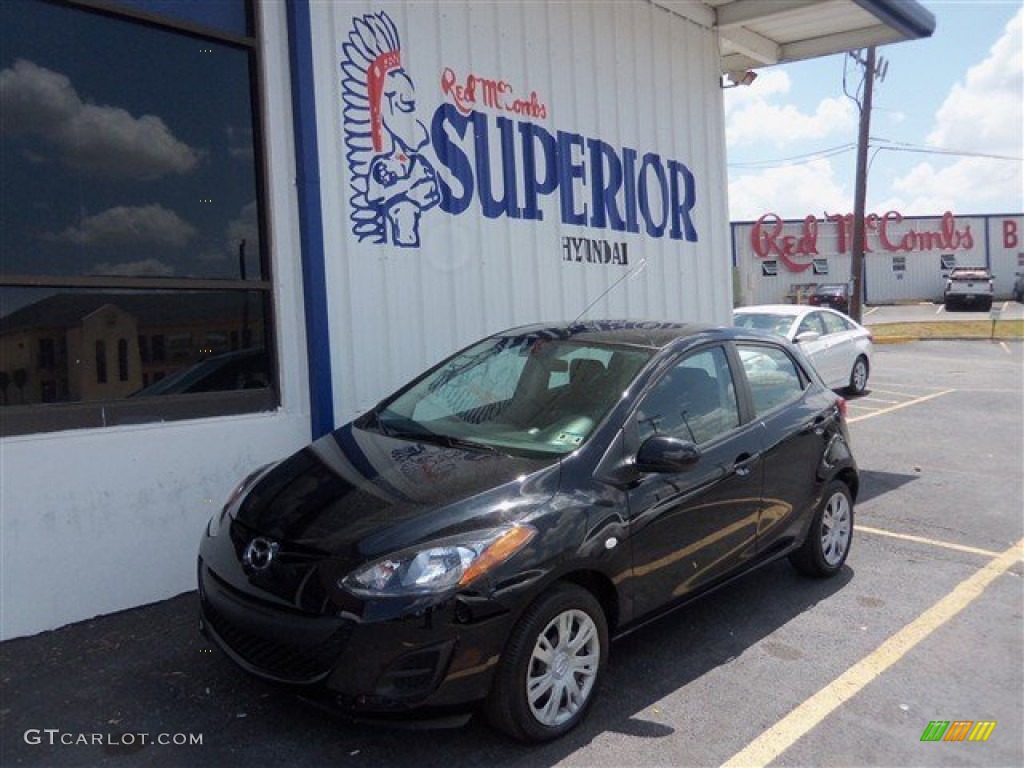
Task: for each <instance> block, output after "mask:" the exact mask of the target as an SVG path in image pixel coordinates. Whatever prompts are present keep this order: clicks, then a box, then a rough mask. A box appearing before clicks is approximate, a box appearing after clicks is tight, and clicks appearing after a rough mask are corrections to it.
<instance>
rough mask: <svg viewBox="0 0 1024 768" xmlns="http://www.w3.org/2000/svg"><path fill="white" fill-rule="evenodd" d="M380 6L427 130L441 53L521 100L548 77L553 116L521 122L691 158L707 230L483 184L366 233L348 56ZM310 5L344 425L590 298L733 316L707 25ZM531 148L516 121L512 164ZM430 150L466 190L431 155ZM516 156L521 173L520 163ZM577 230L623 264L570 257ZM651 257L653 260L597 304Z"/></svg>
mask: <svg viewBox="0 0 1024 768" xmlns="http://www.w3.org/2000/svg"><path fill="white" fill-rule="evenodd" d="M381 11H383V12H385V13H387V14H388V15H389V16H390V17H391V18H392V19H393V21H394V23H395V26H396V27H397V30H398V34H399V35H400V37H401V63H402V67H403V68H404V69H405V71H406V72H407V73H408V75H409V77H410V78H411V79H412V81H413V84H414V86H415V96H416V102H417V104H416V115H417V117H418V118H419V119H420V120H422V121H423V122H424V123H425V124H426V125H427V127H428V128H429V127H430V120H431V117H432V116H433V115H434V113H435V110H437V109H438V108H439V107H440V106H441V105H442V104H444V103H446V101H449V100H450V99H449V98H448V97H446V95H445V94H444V93H443V92H442V87H441V74H442V72H443V71H444V70H445V68H446V67H449V68H451V69H452V70H454V71H455V72H456V73H457V75H458V77H459V78H460V81H462V80H464V79H465V78H466V76H467V75H469V74H470V73H472V74H474V75H476V76H479V77H487V78H494V79H498V80H504V81H507V82H508V83H509V84H510V86H511V87H512V88H513V89H514V91H515V94H516V96H521V97H527V96H528V95H529V94H530V93H531V92H534V91H535V92H536V93H537V94H538V97H539V99H540V101H541V102H543V104H544V105H545V106H546V108H547V114H546V116H544V117H536V116H529V117H528V116H521V115H509V117H510V119H512V120H514V121H517V126H518V124H519V123H521V122H530V123H533V124H536V125H539V126H541V127H543V128H544V129H545V130H546V131H548V132H550V133H551V134H553V135H554V134H556V133H557V132H558V131H564V132H568V133H573V134H578V135H581V136H582V137H584V138H585V139H600V140H601V141H603V142H605V143H607V144H608V145H610V147H612V148H613V149H614V150H616V151H619V150H621V149H622V148H623V147H629V148H633V149H635V150H637V152H638V157H639V158H642V157H643V155H644V154H645V153H656V154H658V155H659V156H660V157H661V158H662V159H663V160H664V161H666V162H667V161H668V160H676V161H678V162H680V163H682V164H684V165H685V166H686V167H687V168H688V169H689V170H690V172H692V174H693V176H694V178H695V188H696V205H695V207H694V209H693V225H694V227H695V228H696V231H697V236H698V240H697V242H687V241H685V240H678V239H670V238H669V237H668V236H667V235H666V236H663V237H660V238H655V237H650V236H648V235H646V233H645V232H644V228H643V224H642V222H641V225H640V232H639V233H637V234H633V233H627V232H617V231H613V230H612V229H610V228H603V229H602V228H595V227H590V226H570V225H565V224H563V223H562V222H561V217H560V208H559V197H558V192H557V191H556V192H555V194H552V195H549V196H548V197H545V198H541V202H540V207H541V210H542V211H543V217H544V218H543V221H531V220H525V219H514V218H508V217H506V216H502V217H500V218H496V219H487V218H485V217H484V216H483V215H481V213H480V210H479V190H476V191H475V193H474V197H473V200H472V201H471V203H470V208H469V210H467V211H466V212H465V213H462V214H458V215H453V214H450V213H446V212H444V211H442V210H440V208H439V207H435V208H433V209H430V210H427V211H424V212H423V214H422V218H421V219H420V226H419V232H420V237H421V241H420V246H419V247H417V248H401V247H396V246H394V245H387V244H372V243H370V242H368V241H364V242H359V240H358V239H357V238H356V237H355V236H354V235H353V233H352V228H351V226H350V221H351V216H352V215H353V209H352V207H351V205H350V201H349V192H348V191H349V184H350V182H351V181H352V177H351V172H350V170H349V166H348V162H347V159H346V151H347V145H346V142H345V140H344V135H345V134H344V117H343V96H342V86H341V72H340V68H339V67H340V61H341V59H342V58H344V51H343V49H342V44H343V43H344V41H345V40H347V39H348V35H349V33H350V31H351V29H352V28H353V20H354V18H355V17H357V16H362V15H363V14H368V13H378V12H381ZM312 13H313V29H314V50H315V56H316V59H315V61H314V69H315V77H316V81H317V82H316V95H317V105H318V111H319V113H318V127H319V140H320V152H321V164H322V171H321V179H322V182H323V183H322V194H323V205H324V220H325V230H326V231H325V242H326V260H327V280H328V286H327V293H328V301H329V311H330V318H331V329H332V339H331V341H332V350H333V355H334V366H333V373H334V381H335V414H336V419H337V421H339V422H342V421H345V420H347V419H349V418H351V417H352V416H353V415H355V414H356V413H358V412H361V411H363V410H365V409H367V408H368V407H370V406H372V405H373V404H374V403H375V402H376V401H377V400H378V399H379V398H380V397H382V396H384V395H385V394H387V393H388V392H389V391H391V390H392V389H393V388H394V387H396V386H397V385H399V384H400V383H401V382H402V381H403V380H406V379H407V378H408V377H409V376H410V375H412V374H414V373H416V372H417V371H419V370H421V369H422V368H423V367H424V366H426V365H427V364H429V363H432V362H434V361H436V360H438V359H440V358H441V357H442V356H444V355H446V354H447V353H449V352H451V351H453V350H454V349H455V348H457V347H459V346H461V345H464V344H466V343H469V342H471V341H472V340H474V339H475V338H477V337H479V336H481V335H484V334H486V333H490V332H494V331H498V330H501V329H503V328H506V327H509V326H514V325H517V324H523V323H532V322H536V321H544V320H552V321H554V320H566V319H569V320H571V319H573V318H575V317H577V316H578V315H579V314H580V313H581V312H583V310H584V309H585V308H586V307H587V306H588V305H589V304H590V303H591V302H595V301H597V303H596V304H595V306H594V307H593V308H592V309H591V310H590V312H589V316H590V317H602V316H615V317H648V318H655V319H662V318H665V319H673V320H675V319H689V320H704V321H717V322H727V321H728V316H729V310H730V308H731V301H730V287H729V286H730V271H729V269H730V263H729V240H728V219H727V213H726V201H725V189H726V179H725V167H724V128H723V118H722V106H721V91H720V89H719V87H718V79H719V77H718V49H717V40H716V36H715V34H714V32H713V31H712V30H710V29H708V28H705V27H703V26H700V25H698V24H696V23H694V22H693V21H689V20H687V19H685V18H683V17H681V16H679V15H676V14H673V13H671V12H669V11H667V10H665V9H664V8H661V7H657V6H653V5H651V4H648V3H602V4H596V3H578V2H552V3H520V2H499V3H490V2H489V3H476V2H465V3H455V2H443V3H430V2H408V3H405V2H380V3H362V2H359V3H355V2H335V3H317V4H313V5H312ZM477 109H478V111H480V112H484V113H486V115H487V119H488V126H489V131H488V138H489V139H490V142H491V148H490V152H491V154H490V157H491V162H490V168H491V173H492V179H493V180H494V182H495V186H500V185H499V182H500V180H501V179H502V167H501V165H500V163H499V161H498V155H499V153H500V146H499V144H498V135H497V130H496V129H495V124H494V119H495V117H496V113H495V112H494V111H488V110H486V109H485V108H483V107H480V106H479V105H478V106H477ZM517 130H518V128H517ZM472 131H473V125H472V124H471V125H470V126H469V128H468V129H467V134H466V136H467V139H466V140H465V142H464V143H463V144H462V145H461V146H463V148H464V149H465V151H466V152H467V154H469V158H470V162H472V161H473V155H472V146H473V145H472V142H471V141H470V140H469V136H470V134H471V133H472ZM520 152H521V149H520V147H519V143H518V134H517V135H516V157H517V161H518V160H519V158H520ZM428 156H429V157H431V159H432V162H433V164H434V168H435V169H436V170H437V172H438V175H439V176H440V177H442V178H443V179H444V180H445V181H447V182H448V183H450V184H453V185H455V186H456V187H457V186H458V185H457V182H455V181H453V178H452V176H451V174H450V173H449V172H448V171H447V169H446V168H445V167H444V166H443V165H442V164H441V163H440V162H438V161H437V158H436V155H429V154H428ZM588 161H589V156H587V155H586V153H584V163H585V164H587V165H589V163H588ZM638 163H639V160H638ZM516 168H517V170H516V175H517V186H519V185H521V184H522V181H523V179H522V174H523V171H522V168H521V165H520V163H519V162H517V165H516ZM587 173H589V167H588V169H587ZM474 175H475V174H474ZM577 184H579V185H580V186H578V187H577V195H576V196H577V201H576V202H577V208H580V207H581V206H582V203H587V204H588V210H589V199H590V198H589V196H590V189H589V188H588V187H586V186H583V185H582V184H581V182H577ZM521 202H522V201H520V203H521ZM565 236H572V237H586V238H594V239H599V240H607V241H610V242H615V243H626V244H627V246H628V262H629V263H628V266H622V265H616V264H588V263H585V262H584V263H576V262H565V261H564V260H563V258H562V256H563V250H562V244H563V243H562V238H563V237H565ZM644 258H646V259H647V266H646V269H644V270H643V271H642V272H641V273H640V274H636V275H634V276H633V277H632V278H631V279H627V280H624V281H623V282H622V283H621V284H619V285H618V286H616V287H615V288H614V289H613V290H611V291H610V293H609V294H608V295H607V296H605V297H603V298H600V300H598V299H599V297H601V295H602V293H604V292H605V291H606V290H608V289H609V288H610V287H611V286H612V285H613V284H615V283H616V281H618V280H620V279H622V278H623V277H624V276H626V275H627V274H628V273H629V272H630V271H631V270H636V268H637V267H638V265H639V264H640V263H641V260H642V259H644Z"/></svg>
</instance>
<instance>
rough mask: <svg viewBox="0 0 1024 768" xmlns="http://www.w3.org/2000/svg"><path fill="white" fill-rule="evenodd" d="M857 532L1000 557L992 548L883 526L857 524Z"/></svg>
mask: <svg viewBox="0 0 1024 768" xmlns="http://www.w3.org/2000/svg"><path fill="white" fill-rule="evenodd" d="M857 533H872V534H874V535H875V536H888V537H889V538H891V539H903V540H904V541H914V542H917V543H918V544H930V545H931V546H933V547H942V548H944V549H954V550H956V551H957V552H967V553H969V554H972V555H984V556H985V557H998V556H999V553H998V552H993V551H992V550H991V549H979V548H978V547H968V546H965V545H963V544H954V543H953V542H951V541H939V540H938V539H927V538H925V537H924V536H913V535H912V534H909V533H896V532H895V531H884V530H882V529H881V528H871V527H870V526H867V525H860V524H859V523H858V525H857Z"/></svg>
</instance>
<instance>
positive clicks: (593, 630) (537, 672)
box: [526, 609, 601, 727]
mask: <svg viewBox="0 0 1024 768" xmlns="http://www.w3.org/2000/svg"><path fill="white" fill-rule="evenodd" d="M600 661H601V642H600V635H599V633H598V629H597V626H596V625H595V624H594V621H593V619H591V617H590V616H589V615H587V614H586V613H585V612H583V611H580V610H576V609H571V610H567V611H563V612H562V613H559V614H558V615H557V616H555V617H554V618H553V619H552V620H551V621H550V622H548V624H547V626H545V627H544V630H543V631H542V632H541V633H540V634H539V635H538V636H537V641H536V643H534V646H533V652H532V653H531V655H530V662H529V664H528V665H527V670H526V686H527V694H526V695H527V701H528V702H529V707H530V712H531V713H532V715H533V716H534V717H535V718H536V719H537V721H538V722H539V723H541V724H543V725H545V726H548V727H554V726H559V725H561V724H563V723H565V722H566V721H568V720H570V719H571V718H572V717H573V716H574V715H575V714H576V713H577V712H579V711H580V709H582V708H583V707H584V706H585V705H586V703H587V700H588V699H589V698H590V694H591V691H592V690H593V688H594V682H595V681H596V679H597V671H598V668H599V666H600Z"/></svg>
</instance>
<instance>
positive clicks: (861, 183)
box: [850, 46, 875, 323]
mask: <svg viewBox="0 0 1024 768" xmlns="http://www.w3.org/2000/svg"><path fill="white" fill-rule="evenodd" d="M854 58H855V59H856V60H857V61H858V62H859V63H861V64H863V65H864V99H863V101H861V102H860V131H859V132H858V135H857V179H856V183H855V185H854V192H853V253H852V254H851V256H852V258H851V259H850V278H851V280H852V283H853V286H852V289H851V291H850V317H852V318H853V319H854V320H856V321H857V322H858V323H859V322H860V321H861V319H862V318H863V315H864V312H863V310H864V304H863V297H864V242H865V232H864V228H865V221H864V208H865V205H866V201H867V193H868V135H869V134H870V131H871V99H872V95H873V91H874V85H875V47H874V46H871V47H870V48H868V52H867V60H866V61H861V59H860V58H859V57H857V56H855V57H854Z"/></svg>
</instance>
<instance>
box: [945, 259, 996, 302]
mask: <svg viewBox="0 0 1024 768" xmlns="http://www.w3.org/2000/svg"><path fill="white" fill-rule="evenodd" d="M994 292H995V288H994V279H993V277H992V273H991V272H989V271H988V267H953V269H951V270H950V272H949V276H948V277H947V278H946V288H945V290H944V291H943V294H942V300H943V304H944V305H945V308H946V310H947V311H949V310H951V309H954V308H959V307H972V308H974V309H980V310H981V311H983V312H988V311H989V310H990V309H992V296H993V294H994Z"/></svg>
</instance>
